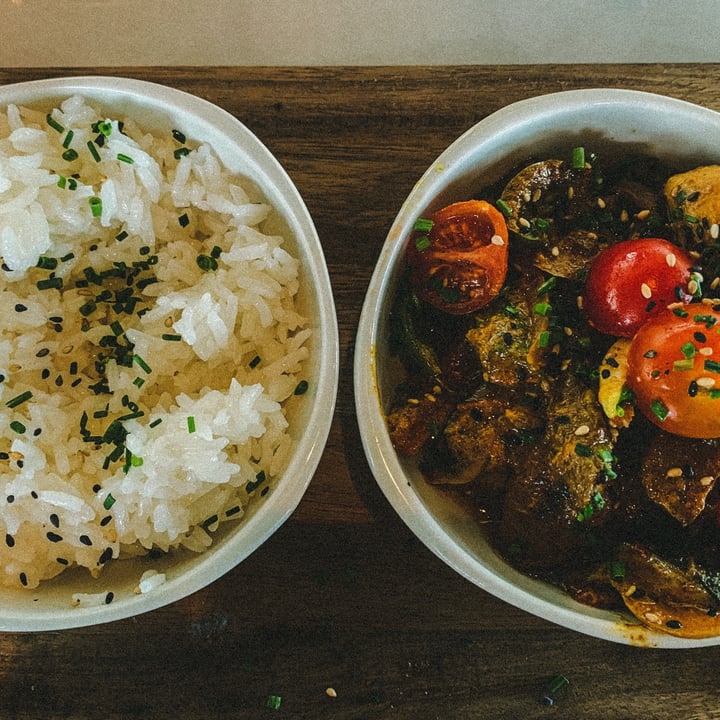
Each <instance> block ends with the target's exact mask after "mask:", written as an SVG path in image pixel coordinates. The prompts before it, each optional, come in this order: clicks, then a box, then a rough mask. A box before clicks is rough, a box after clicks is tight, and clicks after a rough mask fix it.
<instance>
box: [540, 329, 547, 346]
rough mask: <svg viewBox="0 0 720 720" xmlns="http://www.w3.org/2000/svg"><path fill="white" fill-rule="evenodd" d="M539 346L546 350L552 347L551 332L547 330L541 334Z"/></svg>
mask: <svg viewBox="0 0 720 720" xmlns="http://www.w3.org/2000/svg"><path fill="white" fill-rule="evenodd" d="M538 345H539V346H540V347H541V348H546V347H547V346H548V345H550V331H549V330H545V331H543V332H541V333H540V337H539V339H538Z"/></svg>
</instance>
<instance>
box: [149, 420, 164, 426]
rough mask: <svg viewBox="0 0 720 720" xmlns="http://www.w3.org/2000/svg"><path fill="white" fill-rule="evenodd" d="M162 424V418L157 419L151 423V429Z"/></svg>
mask: <svg viewBox="0 0 720 720" xmlns="http://www.w3.org/2000/svg"><path fill="white" fill-rule="evenodd" d="M161 422H162V418H156V419H155V420H153V421H152V422H151V423H150V426H149V427H151V428H154V427H157V426H158V425H159V424H160V423H161Z"/></svg>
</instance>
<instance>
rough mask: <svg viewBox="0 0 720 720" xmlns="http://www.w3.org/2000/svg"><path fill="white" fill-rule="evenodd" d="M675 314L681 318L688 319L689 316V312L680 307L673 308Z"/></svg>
mask: <svg viewBox="0 0 720 720" xmlns="http://www.w3.org/2000/svg"><path fill="white" fill-rule="evenodd" d="M673 313H674V314H675V315H677V316H678V317H681V318H686V317H687V316H688V315H689V313H688V311H687V310H683V309H682V308H679V307H677V308H673Z"/></svg>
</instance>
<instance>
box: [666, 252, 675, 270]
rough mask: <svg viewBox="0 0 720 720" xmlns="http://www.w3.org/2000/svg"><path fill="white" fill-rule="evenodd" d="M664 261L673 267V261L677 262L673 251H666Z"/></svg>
mask: <svg viewBox="0 0 720 720" xmlns="http://www.w3.org/2000/svg"><path fill="white" fill-rule="evenodd" d="M665 262H666V263H667V264H668V267H675V263H676V262H677V258H676V257H675V253H671V252H670V253H668V254H667V255H666V256H665Z"/></svg>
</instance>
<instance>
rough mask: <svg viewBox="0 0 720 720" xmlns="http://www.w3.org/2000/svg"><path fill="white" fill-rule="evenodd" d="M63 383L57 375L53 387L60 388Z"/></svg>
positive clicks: (61, 377) (60, 376) (61, 378)
mask: <svg viewBox="0 0 720 720" xmlns="http://www.w3.org/2000/svg"><path fill="white" fill-rule="evenodd" d="M63 382H64V381H63V376H62V375H58V376H57V377H56V378H55V385H56V387H62V384H63Z"/></svg>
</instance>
